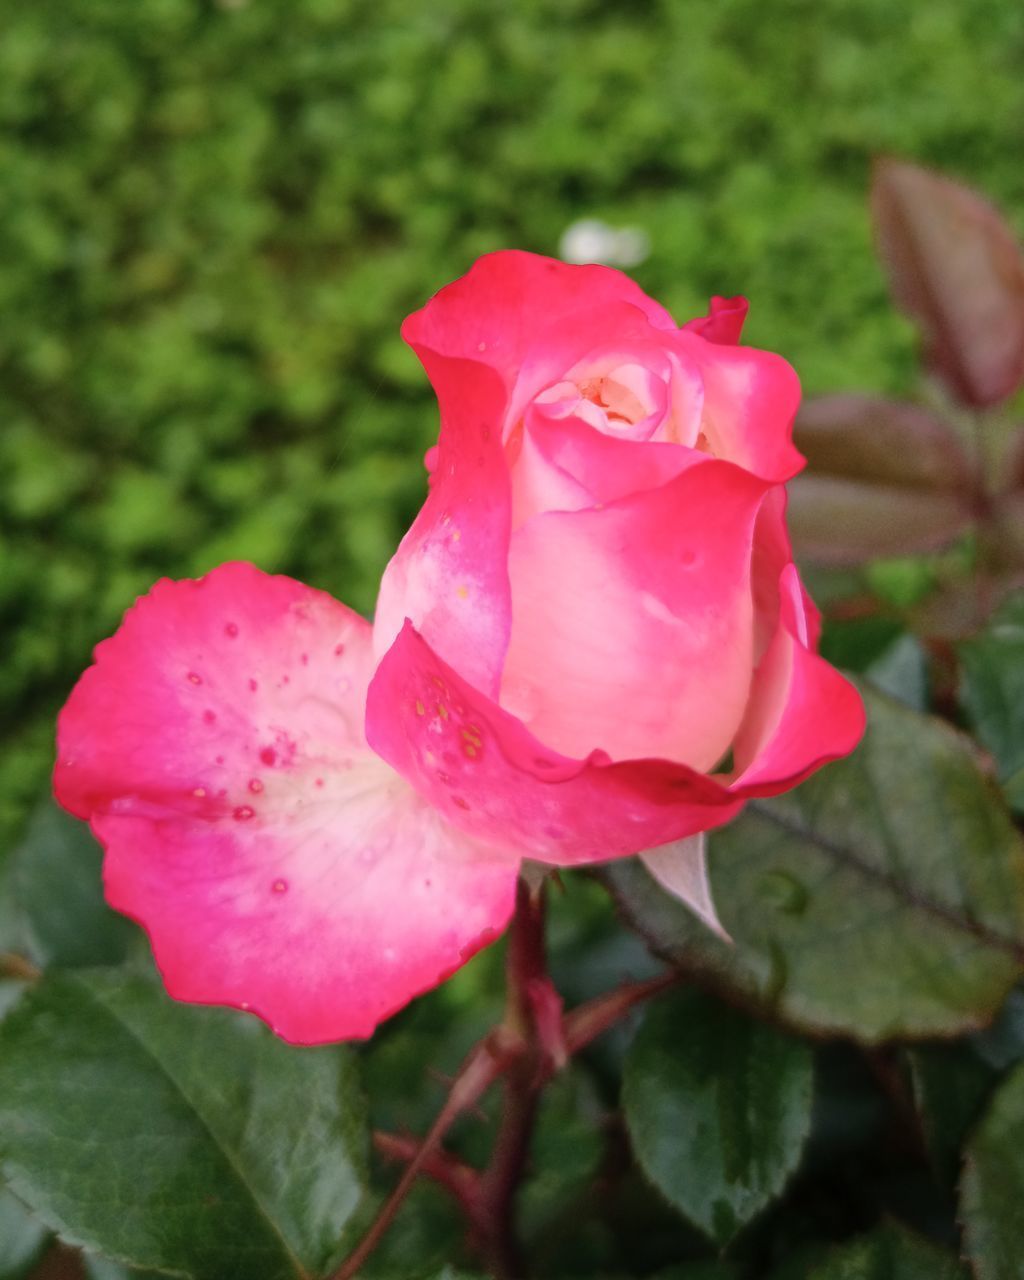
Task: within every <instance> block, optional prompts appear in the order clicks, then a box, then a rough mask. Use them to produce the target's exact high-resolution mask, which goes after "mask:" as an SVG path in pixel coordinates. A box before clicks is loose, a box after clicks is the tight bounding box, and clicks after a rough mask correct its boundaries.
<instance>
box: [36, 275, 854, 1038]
mask: <svg viewBox="0 0 1024 1280" xmlns="http://www.w3.org/2000/svg"><path fill="white" fill-rule="evenodd" d="M745 311H746V304H745V303H744V302H743V301H742V300H740V299H735V300H731V301H727V300H722V299H715V300H714V302H713V304H712V308H711V312H710V314H709V315H708V316H707V317H706V318H704V319H701V320H698V321H694V322H691V323H690V324H689V325H686V326H684V327H683V328H681V329H680V328H677V327H676V325H675V323H674V321H673V320H672V318H671V317H670V316H669V315H668V313H667V312H666V311H664V310H663V309H662V308H661V307H659V306H658V305H657V304H656V303H655V302H653V301H652V300H651V299H649V298H647V297H646V296H645V295H644V294H643V293H642V292H641V291H640V289H639V288H638V287H637V286H636V285H634V284H633V283H632V282H630V281H629V280H628V279H627V278H626V277H624V276H622V275H620V274H619V273H618V272H616V271H612V270H608V269H606V268H602V267H575V266H566V265H564V264H561V263H558V262H555V261H552V260H548V259H545V258H540V257H536V256H533V255H529V254H524V253H500V254H494V255H491V256H489V257H487V258H484V259H482V260H481V261H480V262H479V263H477V265H476V266H475V267H474V268H473V270H472V271H470V272H469V274H468V275H467V276H465V277H464V278H463V279H461V280H459V281H457V282H456V283H454V284H453V285H451V286H449V287H448V288H446V289H444V290H442V291H441V292H440V293H439V294H438V295H437V296H436V297H435V298H433V299H432V300H431V301H430V302H429V303H428V304H427V305H426V307H424V308H423V309H422V310H421V311H419V312H417V313H416V314H415V315H413V316H411V317H410V318H409V320H408V321H407V322H406V325H405V327H404V330H403V333H404V336H405V337H406V339H407V341H409V342H410V344H411V345H412V346H413V347H414V349H415V350H416V352H417V354H418V355H419V357H420V359H421V360H422V362H423V364H424V366H425V368H426V370H427V373H428V375H429V377H430V379H431V381H432V383H433V385H434V389H435V391H436V393H437V396H438V400H439V404H440V411H441V431H440V438H439V442H438V445H437V447H436V449H435V450H431V452H430V454H428V459H427V462H428V467H429V468H430V470H431V485H430V493H429V495H428V498H427V500H426V502H425V504H424V506H423V509H422V510H421V512H420V514H419V516H418V517H417V519H416V521H415V523H414V524H413V526H412V528H411V529H410V531H409V533H408V534H407V536H406V537H405V539H404V540H403V542H402V544H401V546H400V548H399V550H398V552H397V554H396V555H395V557H394V559H393V560H392V562H391V564H390V565H389V567H388V569H387V571H386V572H385V575H384V579H383V582H382V584H381V590H380V597H379V603H378V609H377V614H376V620H375V622H374V624H373V625H372V626H371V625H370V624H369V623H368V622H366V621H365V620H363V619H362V618H360V617H358V616H357V615H356V614H354V613H352V612H351V611H350V610H349V609H347V608H346V607H345V606H344V605H342V604H340V603H338V602H337V601H335V600H333V599H332V598H330V597H329V596H327V595H325V594H324V593H322V592H319V591H315V590H313V589H312V588H309V587H305V586H303V585H302V584H300V583H297V582H294V581H292V580H290V579H287V578H282V577H269V576H267V575H264V574H262V573H260V572H259V571H258V570H257V569H255V568H253V567H252V566H250V565H244V564H230V565H224V566H221V567H220V568H219V569H216V570H214V571H213V572H212V573H210V574H208V575H207V576H206V577H205V578H203V579H200V580H198V581H186V582H170V581H162V582H160V583H158V584H157V585H156V586H155V587H154V588H153V590H152V591H151V592H150V594H149V595H148V596H146V597H145V598H144V599H142V600H141V601H139V602H138V603H137V604H136V605H135V606H134V607H133V608H132V609H131V610H129V612H128V614H127V615H126V617H125V621H124V623H123V625H122V626H121V628H120V629H119V631H118V632H117V633H116V635H114V636H113V637H112V638H111V639H109V640H107V641H105V642H103V643H102V644H101V645H99V646H98V648H97V650H96V657H95V663H94V665H93V666H92V667H90V668H89V670H88V671H86V673H85V674H84V675H83V677H82V679H81V680H80V681H79V683H78V685H77V686H76V688H75V689H74V691H73V692H72V694H71V697H70V698H69V700H68V703H67V705H66V707H65V708H64V711H63V712H62V715H61V717H60V723H59V731H58V761H57V766H56V771H55V787H56V793H57V796H58V799H59V800H60V801H61V803H62V804H64V805H65V807H67V808H68V809H69V810H70V811H71V812H72V813H74V814H76V815H77V816H79V817H81V818H85V819H87V820H88V821H89V822H90V824H91V826H92V829H93V831H94V832H95V834H96V835H97V837H98V838H99V839H100V841H101V842H102V844H103V845H104V847H105V849H106V859H105V882H106V891H107V895H108V898H109V900H110V902H111V903H112V905H114V906H115V907H117V908H118V909H119V910H121V911H123V912H125V913H126V914H128V915H130V916H132V917H134V918H135V919H136V920H138V921H139V922H140V923H141V924H142V925H143V926H144V927H145V928H146V929H147V931H148V932H149V935H150V937H151V940H152V943H153V948H154V952H155V955H156V959H157V963H158V965H159V967H160V969H161V971H162V973H163V976H164V979H165V981H166V984H167V987H168V989H169V991H170V992H171V994H172V995H174V996H176V997H177V998H179V999H183V1000H191V1001H200V1002H208V1003H226V1004H230V1005H234V1006H237V1007H240V1008H246V1009H251V1010H252V1011H253V1012H255V1013H257V1014H259V1015H260V1016H262V1017H263V1018H265V1019H266V1020H267V1021H268V1022H269V1023H270V1024H271V1025H272V1026H273V1027H274V1028H275V1030H276V1031H277V1032H278V1033H279V1034H280V1035H282V1036H283V1037H285V1038H286V1039H289V1040H293V1041H297V1042H304V1043H313V1042H320V1041H327V1040H336V1039H342V1038H346V1037H356V1036H365V1035H368V1034H370V1032H371V1031H372V1030H373V1028H374V1026H375V1025H376V1024H377V1023H378V1022H379V1021H380V1020H381V1019H382V1018H384V1017H386V1016H387V1015H388V1014H390V1013H392V1012H394V1011H395V1010H396V1009H398V1008H399V1007H401V1006H402V1005H403V1004H405V1003H406V1002H407V1001H408V1000H409V999H410V998H411V997H412V996H413V995H416V994H418V993H419V992H422V991H424V990H426V989H427V988H429V987H431V986H433V985H435V984H436V983H437V982H438V981H440V980H441V979H442V978H443V977H445V976H446V975H447V974H448V973H450V972H451V971H452V970H454V969H455V968H457V967H458V966H459V965H460V964H462V963H463V962H464V961H465V960H466V959H467V958H468V957H469V956H470V955H472V954H473V952H474V951H475V950H477V949H478V948H479V947H480V946H481V945H483V944H484V943H486V942H487V941H489V940H491V939H492V938H494V937H495V936H496V935H497V934H498V933H499V932H500V930H501V929H502V928H503V927H504V925H505V924H506V922H507V920H508V917H509V915H510V913H511V910H512V905H513V899H514V889H515V881H516V877H517V874H518V869H519V864H520V860H521V859H522V858H524V857H526V858H531V859H535V860H537V861H540V862H543V863H548V864H553V865H557V866H572V865H578V864H581V863H592V862H600V861H604V860H607V859H611V858H618V857H623V856H627V855H631V854H636V853H643V854H645V855H646V856H647V857H648V862H649V865H650V866H651V867H652V870H654V872H655V874H657V875H658V877H659V878H660V879H661V880H662V882H663V883H664V884H666V885H667V886H668V887H670V888H672V889H673V890H674V891H676V892H678V893H679V894H680V895H681V896H683V897H685V898H686V899H687V900H688V901H690V903H691V905H693V906H694V908H695V909H696V910H697V911H698V912H699V913H700V914H702V915H703V916H704V917H705V919H707V920H708V922H709V923H710V924H712V925H713V926H715V925H716V920H715V916H714V911H713V907H712V904H711V901H710V896H709V894H708V889H707V883H706V877H705V874H704V854H703V845H702V842H701V840H700V838H699V834H700V833H702V832H704V831H707V830H709V829H710V828H713V827H715V826H718V825H720V824H721V823H723V822H726V821H728V820H729V819H730V818H731V817H733V816H734V815H735V814H736V813H737V812H738V811H739V809H740V808H741V807H742V805H743V803H744V801H745V800H746V799H747V798H749V797H751V796H759V795H767V794H774V793H776V792H779V791H782V790H785V789H787V788H789V787H792V786H793V785H795V784H796V783H798V782H799V781H800V780H801V779H802V778H804V777H806V776H807V774H808V773H810V772H811V771H812V770H813V769H815V768H817V767H818V766H819V765H821V764H822V763H824V762H825V761H827V760H830V759H834V758H836V757H837V756H840V755H843V754H845V753H847V752H849V751H850V750H852V748H853V747H854V746H855V745H856V743H857V741H858V739H859V737H860V735H861V733H862V730H863V710H862V706H861V702H860V699H859V696H858V695H857V693H856V691H855V690H854V689H853V687H852V686H851V685H850V684H849V683H848V682H847V681H846V680H845V679H844V678H843V677H842V676H840V675H839V674H838V673H837V672H836V671H834V670H833V669H832V668H831V667H830V666H829V665H828V664H827V663H826V662H824V661H823V660H822V659H821V658H820V657H819V656H818V655H817V654H816V652H815V650H816V641H817V632H818V618H817V614H816V612H815V610H814V607H813V605H812V604H811V602H810V601H809V599H808V598H807V596H806V594H805V593H804V591H803V589H802V587H801V584H800V579H799V576H798V574H797V571H796V569H795V567H794V565H793V563H792V555H791V552H790V546H789V541H788V538H787V534H786V528H785V491H784V488H783V485H784V483H785V481H786V480H787V479H789V478H790V477H791V476H792V475H793V474H794V473H795V472H796V471H797V469H798V468H799V466H800V465H801V459H800V456H799V454H798V453H797V452H796V451H795V449H794V448H793V445H792V443H791V440H790V430H791V425H792V419H793V415H794V413H795V410H796V406H797V401H798V398H799V386H798V382H797V378H796V375H795V374H794V372H793V370H792V369H791V368H790V367H789V365H788V364H786V363H785V362H784V361H783V360H781V359H780V358H778V357H776V356H774V355H770V354H767V353H764V352H760V351H755V350H752V349H749V348H745V347H741V346H739V345H737V343H738V338H739V334H740V328H741V325H742V322H743V317H744V315H745ZM651 851H653V852H651Z"/></svg>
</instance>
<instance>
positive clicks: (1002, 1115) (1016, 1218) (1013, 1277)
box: [960, 1066, 1024, 1280]
mask: <svg viewBox="0 0 1024 1280" xmlns="http://www.w3.org/2000/svg"><path fill="white" fill-rule="evenodd" d="M1022 1133H1024V1066H1019V1067H1017V1068H1016V1069H1015V1070H1014V1071H1012V1072H1011V1073H1010V1075H1009V1076H1008V1077H1007V1079H1006V1080H1005V1081H1004V1083H1003V1084H1002V1085H1001V1086H1000V1088H999V1089H998V1090H997V1092H996V1094H995V1096H994V1097H993V1099H992V1102H991V1105H990V1106H989V1108H988V1110H987V1111H986V1113H985V1116H984V1118H983V1119H982V1121H981V1124H980V1125H979V1126H978V1128H977V1129H976V1130H975V1133H974V1136H973V1137H972V1138H971V1141H970V1142H969V1143H968V1144H967V1148H966V1159H965V1165H964V1176H963V1181H962V1182H961V1185H960V1220H961V1222H962V1223H963V1226H964V1239H965V1242H966V1245H967V1253H968V1256H969V1257H970V1259H971V1262H972V1264H973V1266H974V1270H975V1273H976V1275H977V1277H978V1280H1020V1274H1021V1271H1020V1267H1021V1241H1022V1240H1024V1145H1022V1143H1021V1134H1022Z"/></svg>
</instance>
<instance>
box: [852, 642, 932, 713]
mask: <svg viewBox="0 0 1024 1280" xmlns="http://www.w3.org/2000/svg"><path fill="white" fill-rule="evenodd" d="M865 674H866V675H867V678H868V679H869V680H870V681H871V683H872V684H873V685H874V686H875V688H876V689H881V691H882V692H883V693H887V694H888V695H889V697H890V698H895V699H896V701H897V702H903V703H905V704H906V705H907V706H908V707H912V708H913V709H914V710H915V711H927V710H928V664H927V660H926V658H925V653H924V649H922V647H921V642H920V641H919V640H918V639H916V638H915V637H914V636H912V635H906V634H904V635H901V636H900V637H899V638H898V639H896V640H894V641H893V642H892V644H890V645H889V646H888V647H887V648H886V649H885V651H884V652H883V653H881V654H880V655H879V656H878V657H877V658H876V659H875V660H874V662H872V664H871V665H870V667H868V669H867V672H866V673H865Z"/></svg>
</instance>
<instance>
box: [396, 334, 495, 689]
mask: <svg viewBox="0 0 1024 1280" xmlns="http://www.w3.org/2000/svg"><path fill="white" fill-rule="evenodd" d="M431 367H432V372H433V377H434V379H435V386H436V388H437V391H438V395H439V397H440V400H441V405H442V418H441V437H440V440H439V443H438V455H437V459H436V463H435V467H434V472H433V476H432V481H431V487H430V493H429V495H428V497H427V500H426V502H425V503H424V504H423V507H422V508H421V510H420V513H419V515H418V516H417V517H416V520H415V522H414V524H413V526H412V528H411V529H410V530H409V532H408V533H407V534H406V535H405V537H404V538H403V539H402V542H401V545H400V546H399V548H398V550H397V551H396V552H395V554H394V556H393V557H392V559H391V563H390V564H389V565H388V567H387V569H386V570H385V572H384V577H383V580H382V582H381V586H380V594H379V596H378V599H377V611H376V615H375V621H374V651H375V653H376V654H377V655H378V657H379V656H380V655H381V654H383V653H386V652H387V650H388V648H389V647H390V646H391V643H392V641H393V640H394V638H395V636H396V635H397V634H398V632H399V630H400V629H401V627H402V624H403V622H404V621H405V619H406V618H411V619H412V621H413V622H414V623H415V625H416V627H417V628H419V629H420V630H421V631H422V632H423V634H424V635H425V636H426V637H427V638H428V639H429V641H430V643H431V644H433V645H435V646H436V647H437V649H438V651H439V652H440V653H443V654H444V656H445V657H446V658H447V659H448V661H450V662H452V663H453V664H454V665H455V666H457V667H458V669H459V670H460V671H461V672H462V673H463V674H464V675H465V676H466V677H467V678H468V679H470V680H471V681H472V682H473V683H474V684H476V685H477V686H478V687H479V688H481V689H484V690H486V691H488V692H497V688H498V685H499V682H500V679H501V668H502V664H503V663H504V660H505V650H506V648H507V647H508V636H509V628H510V618H511V612H510V602H509V585H508V570H507V567H506V561H507V558H508V539H509V521H510V518H511V510H510V489H509V477H508V467H507V465H506V462H505V456H504V451H503V449H502V445H501V421H502V416H503V413H504V406H505V395H504V391H503V389H502V386H501V384H500V382H499V381H498V379H497V378H496V377H495V376H494V374H493V372H492V371H491V370H490V369H487V368H485V367H484V366H483V365H479V364H476V363H474V362H473V361H469V360H455V359H448V358H446V357H440V356H435V357H433V360H432V366H431Z"/></svg>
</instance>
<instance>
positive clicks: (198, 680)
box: [188, 671, 203, 684]
mask: <svg viewBox="0 0 1024 1280" xmlns="http://www.w3.org/2000/svg"><path fill="white" fill-rule="evenodd" d="M188 682H189V684H202V683H203V677H202V676H201V675H197V674H196V672H194V671H190V672H189V673H188Z"/></svg>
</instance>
